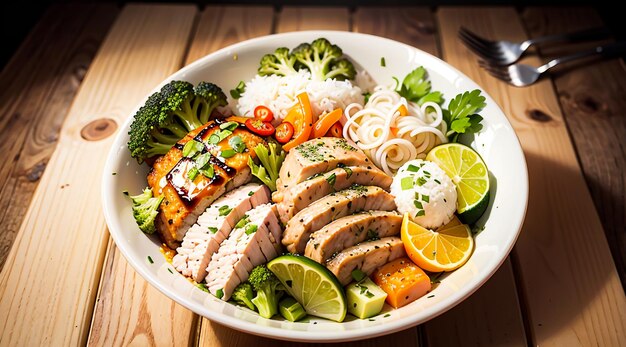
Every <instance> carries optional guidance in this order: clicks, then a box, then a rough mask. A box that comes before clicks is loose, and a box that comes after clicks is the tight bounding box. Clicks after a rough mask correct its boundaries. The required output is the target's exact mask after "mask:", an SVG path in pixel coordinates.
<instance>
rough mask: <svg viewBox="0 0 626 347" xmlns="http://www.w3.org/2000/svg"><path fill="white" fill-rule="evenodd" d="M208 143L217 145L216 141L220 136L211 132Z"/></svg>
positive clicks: (217, 141) (218, 141)
mask: <svg viewBox="0 0 626 347" xmlns="http://www.w3.org/2000/svg"><path fill="white" fill-rule="evenodd" d="M209 143H210V144H212V145H217V144H218V143H220V137H219V136H217V135H216V134H211V136H209Z"/></svg>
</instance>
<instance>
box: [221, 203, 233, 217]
mask: <svg viewBox="0 0 626 347" xmlns="http://www.w3.org/2000/svg"><path fill="white" fill-rule="evenodd" d="M232 210H233V209H232V208H230V207H228V205H224V206H221V207H220V208H219V210H218V211H219V215H220V216H226V215H228V214H229V213H230V211H232Z"/></svg>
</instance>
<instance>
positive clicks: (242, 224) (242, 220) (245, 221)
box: [235, 215, 250, 228]
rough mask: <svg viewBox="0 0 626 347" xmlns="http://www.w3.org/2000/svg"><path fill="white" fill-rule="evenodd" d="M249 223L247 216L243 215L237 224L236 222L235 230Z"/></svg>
mask: <svg viewBox="0 0 626 347" xmlns="http://www.w3.org/2000/svg"><path fill="white" fill-rule="evenodd" d="M249 222H250V219H249V218H248V215H244V216H243V218H241V219H240V220H239V222H237V224H235V228H243V227H244V226H246V224H248V223H249Z"/></svg>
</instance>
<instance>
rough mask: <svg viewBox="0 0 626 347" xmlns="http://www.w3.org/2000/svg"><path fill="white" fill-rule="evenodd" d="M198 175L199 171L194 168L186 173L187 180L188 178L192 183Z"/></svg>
mask: <svg viewBox="0 0 626 347" xmlns="http://www.w3.org/2000/svg"><path fill="white" fill-rule="evenodd" d="M199 173H200V171H199V170H198V168H197V167H195V166H194V167H192V168H191V169H189V170H188V171H187V178H189V180H190V181H193V180H195V179H196V177H198V174H199Z"/></svg>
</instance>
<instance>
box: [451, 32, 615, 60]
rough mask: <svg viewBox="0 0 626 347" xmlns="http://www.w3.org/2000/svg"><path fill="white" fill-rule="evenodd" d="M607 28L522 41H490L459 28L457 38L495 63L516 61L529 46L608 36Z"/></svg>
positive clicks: (479, 54) (482, 56)
mask: <svg viewBox="0 0 626 347" xmlns="http://www.w3.org/2000/svg"><path fill="white" fill-rule="evenodd" d="M610 34H611V33H610V31H609V30H608V29H607V28H603V27H598V28H592V29H586V30H582V31H577V32H571V33H567V34H560V35H549V36H542V37H537V38H534V39H530V40H526V41H524V42H519V43H517V42H510V41H491V40H487V39H485V38H482V37H480V36H478V35H476V34H475V33H473V32H471V31H470V30H468V29H467V28H464V27H461V29H459V38H460V39H461V41H462V42H463V43H464V44H465V45H466V46H467V47H468V48H469V49H471V50H472V51H473V52H474V53H476V54H477V55H478V56H480V57H481V58H482V59H484V60H488V61H490V62H492V63H493V64H496V65H509V64H513V63H514V62H516V61H517V60H518V59H519V58H520V57H521V56H522V55H523V54H524V52H526V50H528V49H529V48H530V47H532V46H534V45H537V44H542V43H550V42H579V41H591V40H597V39H602V38H606V37H609V36H610Z"/></svg>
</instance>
